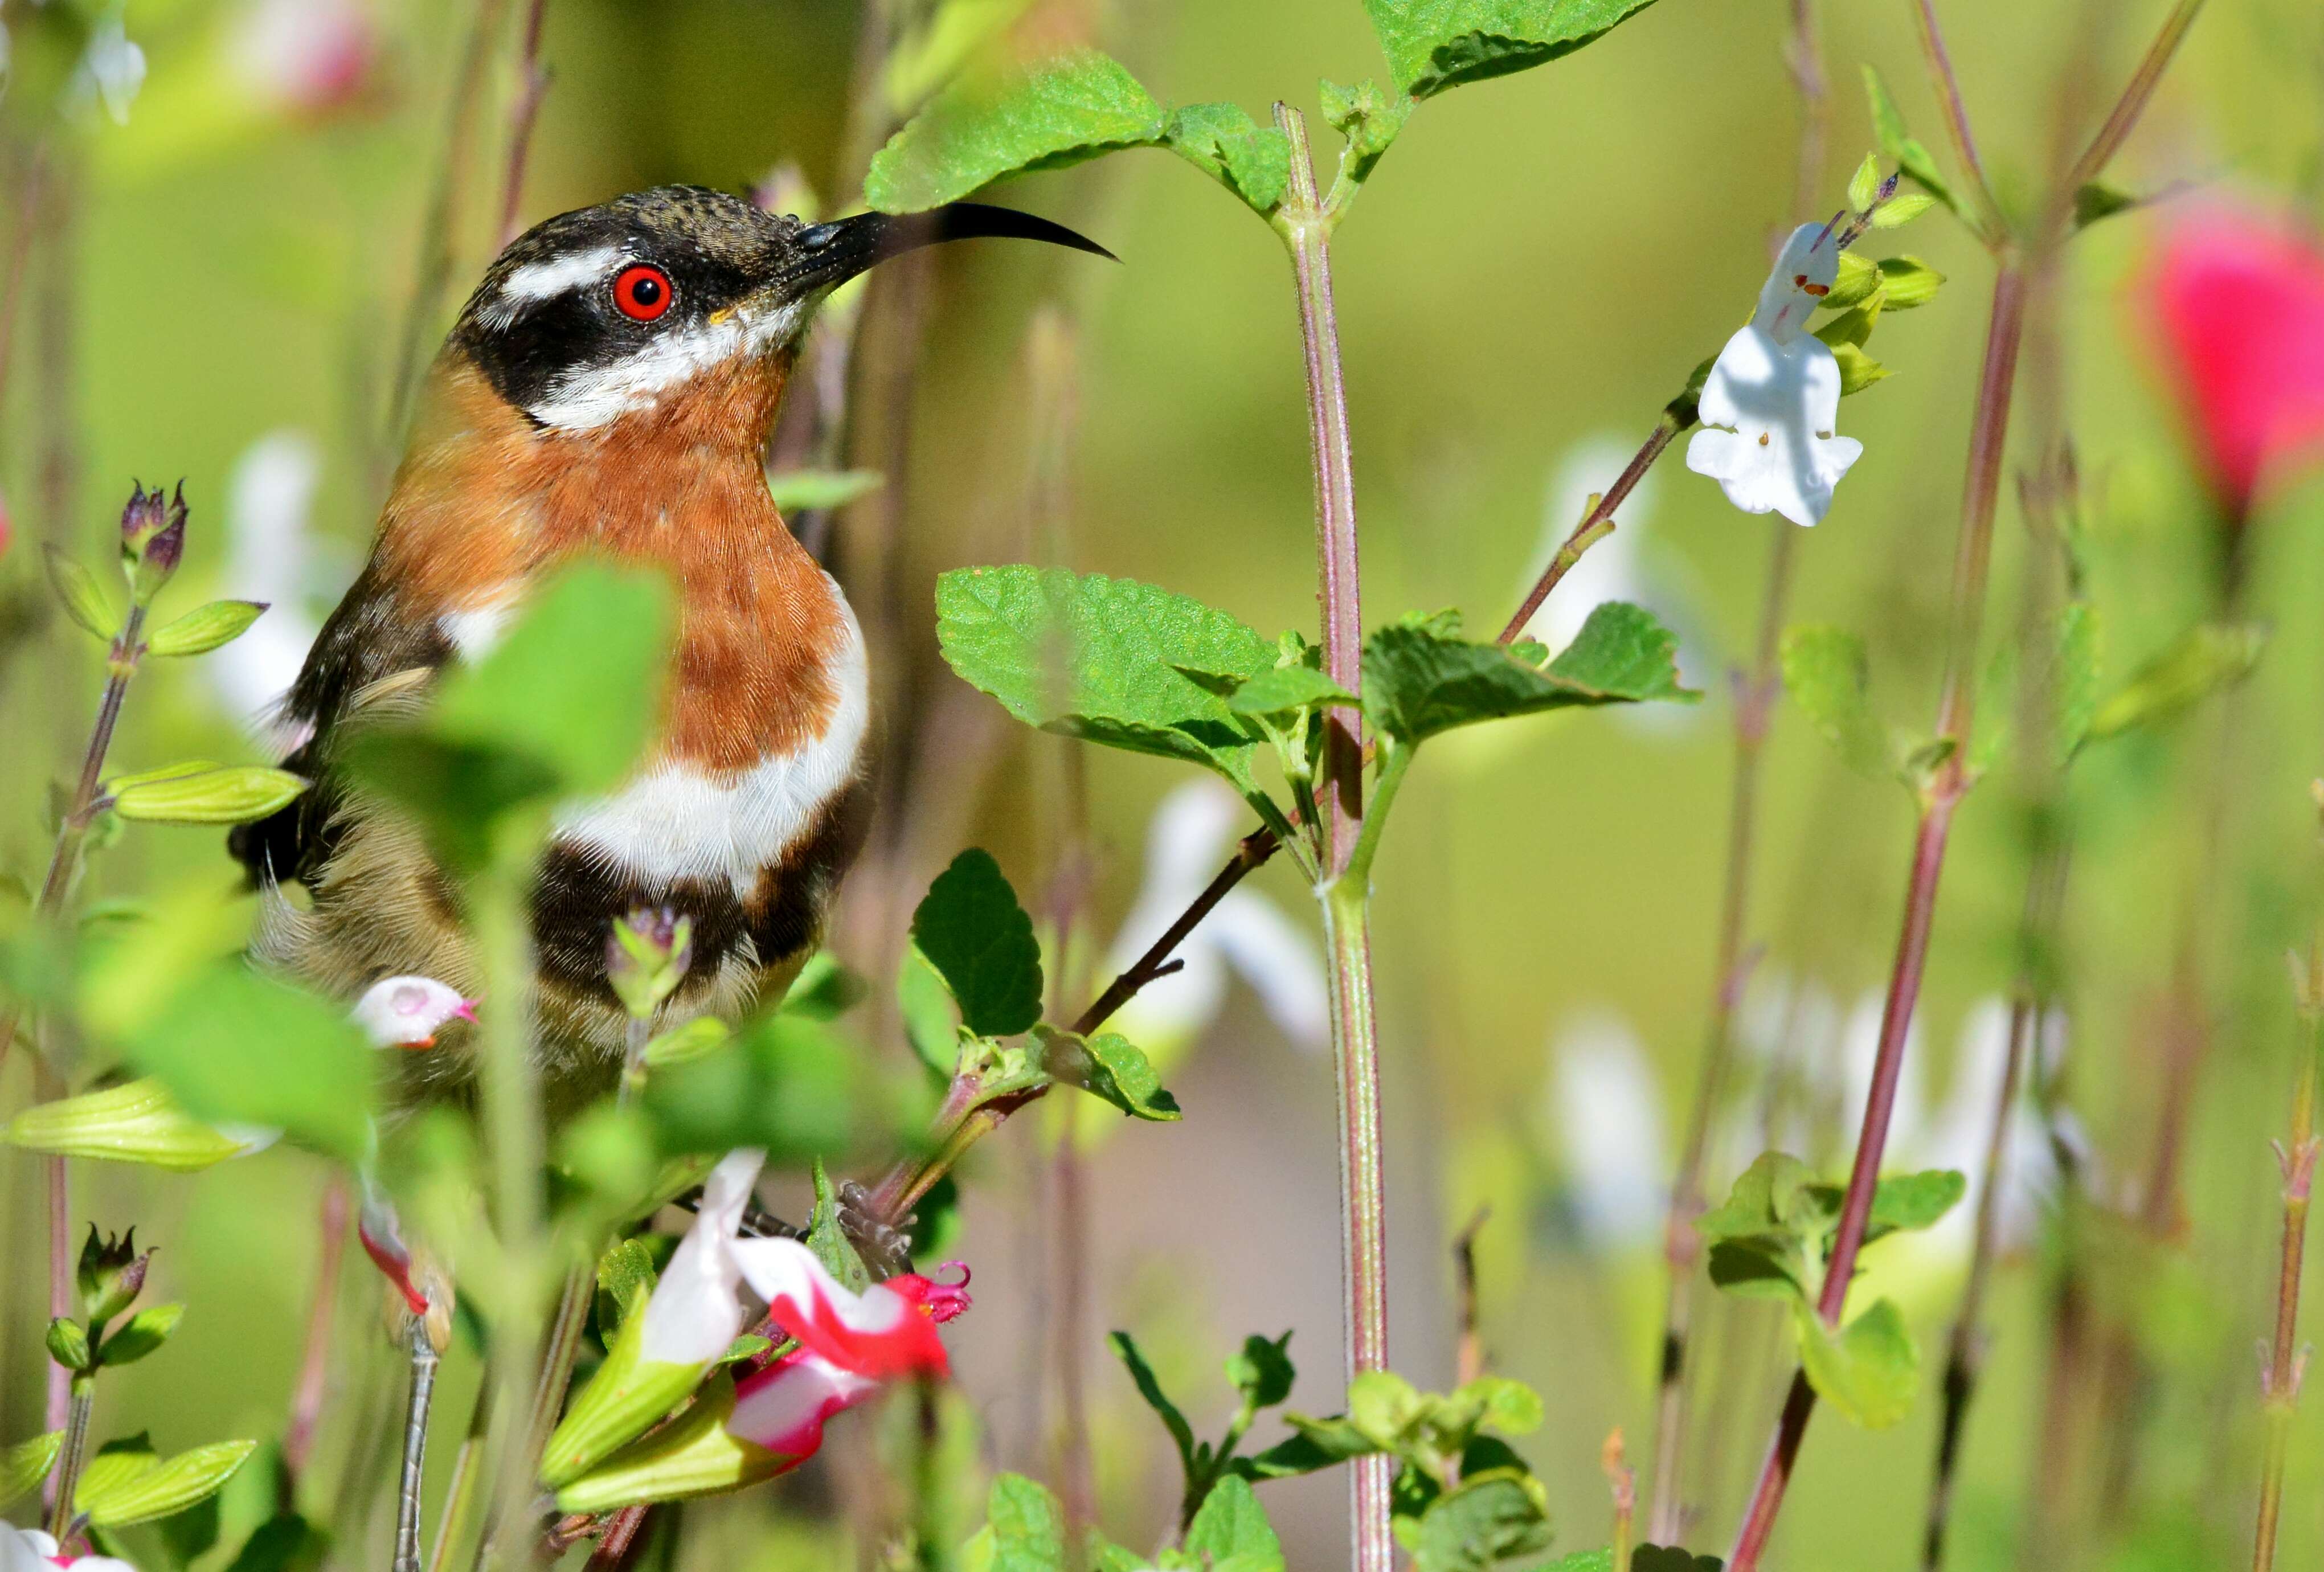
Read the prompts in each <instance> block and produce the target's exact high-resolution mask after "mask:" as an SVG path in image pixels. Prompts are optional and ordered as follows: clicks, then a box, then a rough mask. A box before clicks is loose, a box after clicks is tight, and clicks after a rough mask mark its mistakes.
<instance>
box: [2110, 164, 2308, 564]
mask: <svg viewBox="0 0 2324 1572" xmlns="http://www.w3.org/2000/svg"><path fill="white" fill-rule="evenodd" d="M2144 292H2145V296H2146V299H2147V300H2148V301H2150V302H2151V303H2152V308H2153V312H2154V317H2155V321H2156V325H2157V328H2158V331H2159V332H2160V334H2161V336H2162V346H2163V353H2164V354H2165V356H2166V358H2167V360H2168V362H2169V367H2168V369H2169V372H2170V374H2171V379H2172V383H2173V384H2174V386H2175V388H2176V390H2177V393H2178V397H2179V399H2180V400H2181V403H2182V404H2183V405H2184V406H2185V408H2186V410H2187V415H2188V418H2189V420H2190V423H2191V424H2192V425H2193V427H2194V428H2195V435H2196V438H2197V441H2198V444H2199V447H2200V455H2199V456H2200V458H2201V461H2202V464H2203V466H2204V469H2205V470H2206V472H2207V473H2208V474H2209V479H2210V482H2211V483H2212V485H2213V486H2214V487H2215V488H2216V489H2217V491H2218V493H2219V499H2220V501H2221V502H2222V503H2223V504H2224V505H2225V506H2226V507H2227V512H2228V517H2229V519H2230V521H2231V522H2232V523H2235V524H2240V523H2242V521H2243V519H2244V518H2245V516H2246V514H2247V513H2249V511H2250V510H2251V507H2252V503H2253V501H2254V500H2255V497H2256V496H2257V494H2258V492H2259V491H2260V489H2261V488H2262V487H2264V486H2265V485H2267V484H2269V483H2271V482H2272V481H2273V479H2274V478H2276V477H2277V476H2278V475H2279V474H2281V473H2282V472H2283V471H2284V470H2285V469H2286V468H2287V467H2289V466H2290V465H2291V464H2293V463H2295V462H2297V461H2298V460H2300V459H2301V458H2302V457H2311V456H2314V455H2317V454H2318V453H2319V452H2324V250H2319V249H2318V245H2317V243H2316V241H2315V239H2314V238H2313V237H2312V236H2310V235H2306V234H2301V233H2300V232H2299V231H2298V230H2296V229H2294V228H2293V227H2292V226H2291V225H2287V224H2284V223H2282V222H2280V221H2277V220H2274V219H2272V218H2269V217H2266V216H2262V215H2259V214H2255V213H2252V212H2249V211H2238V210H2236V209H2232V208H2227V207H2213V208H2209V209H2207V210H2205V211H2203V212H2200V213H2198V214H2196V215H2193V216H2190V217H2189V218H2187V219H2186V220H2185V221H2183V222H2182V223H2181V224H2180V225H2178V226H2177V227H2175V228H2174V229H2173V230H2172V232H2171V234H2170V235H2169V236H2168V237H2167V238H2166V239H2165V240H2164V241H2163V249H2162V251H2161V253H2159V254H2158V255H2157V256H2156V258H2155V260H2154V262H2153V265H2152V267H2151V268H2150V269H2149V271H2148V273H2147V277H2146V281H2145V286H2144Z"/></svg>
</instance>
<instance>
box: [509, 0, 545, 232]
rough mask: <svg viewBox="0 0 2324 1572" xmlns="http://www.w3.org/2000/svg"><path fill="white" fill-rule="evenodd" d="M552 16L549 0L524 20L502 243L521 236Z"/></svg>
mask: <svg viewBox="0 0 2324 1572" xmlns="http://www.w3.org/2000/svg"><path fill="white" fill-rule="evenodd" d="M548 14H549V0H531V8H530V10H529V11H528V12H527V13H526V14H525V19H524V46H523V52H522V53H521V55H520V56H519V57H518V60H517V76H518V78H519V80H518V86H517V93H516V102H515V103H514V104H512V105H511V106H509V153H508V178H507V179H506V180H505V181H504V182H503V185H502V188H501V228H500V244H503V245H506V244H508V243H509V242H510V241H512V240H514V239H515V238H516V237H517V234H518V229H517V213H518V210H519V209H520V207H521V206H522V204H523V200H524V170H525V162H526V161H527V159H528V158H529V157H530V155H531V152H532V131H533V126H534V125H535V124H537V123H538V122H539V119H540V101H541V100H542V99H543V98H544V97H548V95H549V72H548V70H547V69H544V68H543V67H542V65H541V63H540V29H541V23H542V22H543V21H544V20H545V19H546V18H547V16H548Z"/></svg>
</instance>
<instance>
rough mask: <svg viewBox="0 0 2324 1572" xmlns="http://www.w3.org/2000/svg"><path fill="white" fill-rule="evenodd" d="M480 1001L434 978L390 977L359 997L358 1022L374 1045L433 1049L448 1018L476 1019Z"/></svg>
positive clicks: (367, 989)
mask: <svg viewBox="0 0 2324 1572" xmlns="http://www.w3.org/2000/svg"><path fill="white" fill-rule="evenodd" d="M477 1002H478V1001H476V1000H475V999H470V998H463V997H460V990H459V989H458V988H454V987H452V986H451V985H450V984H448V983H442V982H438V981H437V980H436V979H434V978H432V977H387V978H382V979H380V980H379V981H377V982H375V983H374V984H372V985H371V986H370V987H369V988H365V989H364V993H363V997H361V998H359V999H357V1000H355V1012H354V1013H355V1025H358V1026H361V1027H362V1028H363V1030H364V1035H365V1036H366V1037H369V1038H370V1039H371V1042H372V1046H373V1047H374V1048H413V1049H418V1048H433V1047H434V1046H436V1034H437V1033H438V1032H439V1031H441V1030H442V1029H443V1027H444V1025H445V1023H446V1022H447V1021H456V1020H457V1021H470V1022H473V1021H475V1018H476V1005H477Z"/></svg>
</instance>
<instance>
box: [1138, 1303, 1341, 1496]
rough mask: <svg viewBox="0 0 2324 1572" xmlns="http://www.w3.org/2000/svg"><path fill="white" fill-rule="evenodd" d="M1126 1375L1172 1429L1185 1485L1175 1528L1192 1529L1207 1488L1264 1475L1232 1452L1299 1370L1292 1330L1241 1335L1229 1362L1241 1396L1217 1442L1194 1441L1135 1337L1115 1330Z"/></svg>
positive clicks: (1284, 1394) (1280, 1399) (1286, 1393)
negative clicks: (1293, 1358) (1294, 1360)
mask: <svg viewBox="0 0 2324 1572" xmlns="http://www.w3.org/2000/svg"><path fill="white" fill-rule="evenodd" d="M1107 1340H1108V1341H1109V1342H1111V1344H1112V1345H1113V1351H1114V1353H1115V1354H1116V1355H1117V1356H1119V1357H1120V1360H1121V1363H1122V1366H1123V1368H1125V1369H1126V1370H1128V1371H1129V1372H1130V1380H1131V1381H1132V1382H1134V1383H1136V1384H1137V1386H1138V1395H1139V1396H1140V1397H1142V1398H1144V1399H1145V1400H1146V1406H1147V1407H1148V1408H1150V1409H1152V1410H1153V1411H1154V1412H1155V1415H1156V1417H1157V1418H1158V1419H1160V1420H1161V1421H1162V1426H1163V1429H1165V1430H1168V1431H1169V1432H1170V1442H1171V1445H1172V1446H1174V1447H1176V1448H1177V1452H1178V1466H1179V1468H1180V1470H1181V1473H1182V1475H1183V1476H1184V1478H1185V1488H1184V1489H1183V1490H1182V1491H1181V1492H1180V1494H1179V1502H1178V1527H1179V1530H1180V1531H1182V1532H1184V1531H1188V1530H1189V1529H1191V1528H1192V1526H1193V1524H1194V1520H1195V1519H1196V1518H1197V1517H1198V1516H1200V1515H1201V1512H1202V1510H1203V1504H1204V1503H1206V1502H1208V1501H1209V1499H1210V1497H1211V1493H1212V1492H1213V1491H1214V1490H1215V1489H1217V1488H1218V1486H1219V1485H1221V1484H1222V1482H1224V1481H1226V1480H1228V1479H1234V1478H1263V1477H1266V1476H1267V1475H1266V1473H1265V1471H1264V1470H1262V1469H1261V1468H1260V1467H1259V1465H1258V1464H1257V1462H1256V1460H1254V1459H1252V1458H1248V1457H1238V1456H1237V1455H1236V1451H1237V1448H1240V1446H1241V1445H1242V1439H1243V1437H1244V1436H1245V1435H1246V1434H1248V1433H1249V1431H1250V1427H1251V1421H1252V1420H1256V1419H1257V1418H1258V1417H1259V1413H1260V1411H1262V1410H1265V1409H1270V1408H1275V1407H1277V1406H1279V1405H1281V1404H1282V1403H1284V1402H1286V1401H1288V1400H1289V1398H1290V1396H1291V1388H1292V1384H1294V1383H1295V1382H1296V1380H1297V1379H1298V1371H1297V1370H1296V1368H1295V1367H1294V1366H1293V1365H1292V1363H1291V1334H1290V1333H1289V1332H1286V1333H1284V1334H1283V1335H1282V1336H1281V1337H1279V1338H1262V1337H1259V1335H1257V1334H1256V1333H1254V1334H1252V1335H1251V1336H1250V1337H1248V1338H1244V1339H1243V1344H1242V1348H1241V1350H1240V1352H1238V1353H1237V1354H1235V1355H1234V1356H1233V1357H1231V1358H1230V1359H1229V1360H1228V1361H1227V1365H1226V1374H1227V1380H1228V1382H1229V1383H1230V1384H1232V1386H1233V1387H1234V1389H1235V1392H1236V1393H1238V1394H1239V1395H1240V1398H1241V1399H1242V1401H1241V1402H1240V1404H1239V1405H1238V1406H1237V1407H1236V1409H1235V1413H1234V1418H1233V1419H1231V1420H1229V1421H1228V1422H1227V1428H1226V1431H1225V1433H1224V1434H1223V1435H1222V1436H1221V1437H1220V1438H1219V1439H1218V1440H1216V1441H1203V1440H1197V1439H1195V1437H1194V1427H1193V1426H1192V1425H1191V1424H1189V1423H1187V1421H1186V1416H1185V1413H1184V1412H1183V1411H1180V1409H1179V1407H1178V1405H1177V1404H1176V1403H1175V1402H1171V1401H1170V1399H1169V1398H1168V1397H1167V1395H1165V1394H1164V1393H1163V1391H1162V1384H1161V1382H1160V1381H1159V1380H1158V1379H1157V1377H1156V1376H1155V1374H1154V1369H1153V1366H1152V1365H1148V1363H1147V1362H1146V1356H1145V1355H1144V1353H1142V1352H1141V1351H1140V1350H1139V1347H1138V1342H1137V1339H1135V1338H1132V1337H1131V1336H1130V1334H1129V1333H1128V1332H1115V1333H1113V1334H1112V1335H1111V1337H1110V1338H1108V1339H1107Z"/></svg>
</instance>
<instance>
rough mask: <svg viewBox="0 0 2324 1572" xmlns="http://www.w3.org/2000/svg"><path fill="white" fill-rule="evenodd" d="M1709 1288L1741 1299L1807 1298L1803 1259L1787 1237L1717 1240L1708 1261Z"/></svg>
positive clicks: (1804, 1262) (1776, 1235)
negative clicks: (1713, 1287) (1709, 1272)
mask: <svg viewBox="0 0 2324 1572" xmlns="http://www.w3.org/2000/svg"><path fill="white" fill-rule="evenodd" d="M1708 1265H1709V1267H1710V1271H1711V1283H1712V1285H1713V1286H1715V1287H1717V1288H1718V1289H1720V1291H1721V1292H1726V1293H1731V1294H1735V1295H1737V1296H1738V1297H1739V1298H1743V1299H1788V1300H1799V1301H1805V1300H1806V1299H1807V1297H1808V1282H1807V1259H1806V1256H1805V1255H1804V1254H1803V1252H1802V1251H1801V1249H1800V1247H1799V1245H1798V1242H1797V1241H1796V1239H1794V1237H1793V1236H1790V1235H1787V1234H1785V1235H1778V1234H1764V1235H1757V1236H1748V1237H1744V1238H1735V1239H1720V1240H1719V1241H1717V1242H1716V1243H1715V1244H1713V1245H1712V1246H1711V1253H1710V1257H1709V1261H1708Z"/></svg>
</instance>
